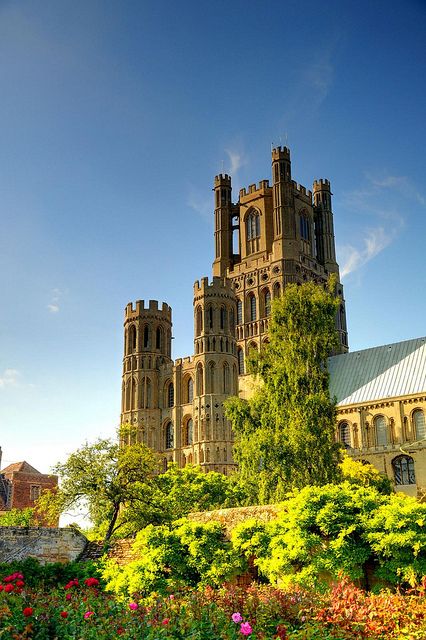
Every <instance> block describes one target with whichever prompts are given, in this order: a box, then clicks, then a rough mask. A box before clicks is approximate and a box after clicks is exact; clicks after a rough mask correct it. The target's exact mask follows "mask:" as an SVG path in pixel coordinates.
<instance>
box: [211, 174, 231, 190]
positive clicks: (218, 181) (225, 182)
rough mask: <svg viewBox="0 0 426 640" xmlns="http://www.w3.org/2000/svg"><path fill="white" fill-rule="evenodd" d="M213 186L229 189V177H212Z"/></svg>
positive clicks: (225, 175) (224, 175)
mask: <svg viewBox="0 0 426 640" xmlns="http://www.w3.org/2000/svg"><path fill="white" fill-rule="evenodd" d="M214 186H215V188H216V187H221V186H225V187H230V186H231V176H230V175H228V174H227V173H225V174H223V173H219V175H217V176H215V177H214Z"/></svg>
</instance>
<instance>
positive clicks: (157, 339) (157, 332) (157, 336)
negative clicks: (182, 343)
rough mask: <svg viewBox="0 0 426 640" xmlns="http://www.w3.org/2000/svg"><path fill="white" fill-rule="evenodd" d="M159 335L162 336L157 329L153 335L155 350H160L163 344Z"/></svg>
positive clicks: (159, 329)
mask: <svg viewBox="0 0 426 640" xmlns="http://www.w3.org/2000/svg"><path fill="white" fill-rule="evenodd" d="M161 334H162V330H161V327H157V331H156V334H155V348H156V349H161V343H162V342H163V341H162V339H161V338H162V336H161Z"/></svg>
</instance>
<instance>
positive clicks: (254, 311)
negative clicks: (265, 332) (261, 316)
mask: <svg viewBox="0 0 426 640" xmlns="http://www.w3.org/2000/svg"><path fill="white" fill-rule="evenodd" d="M249 304H250V320H251V322H254V321H255V320H256V318H257V309H256V297H255V296H254V294H251V295H250V296H249Z"/></svg>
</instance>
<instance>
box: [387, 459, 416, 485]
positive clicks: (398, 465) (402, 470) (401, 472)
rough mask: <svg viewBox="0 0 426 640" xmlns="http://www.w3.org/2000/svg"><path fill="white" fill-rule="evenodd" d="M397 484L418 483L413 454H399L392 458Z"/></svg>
mask: <svg viewBox="0 0 426 640" xmlns="http://www.w3.org/2000/svg"><path fill="white" fill-rule="evenodd" d="M392 468H393V474H394V478H395V484H396V485H401V484H416V475H415V473H414V460H413V458H412V457H411V456H397V457H396V458H394V459H393V460H392Z"/></svg>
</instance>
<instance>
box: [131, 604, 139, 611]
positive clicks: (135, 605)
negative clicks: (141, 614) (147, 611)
mask: <svg viewBox="0 0 426 640" xmlns="http://www.w3.org/2000/svg"><path fill="white" fill-rule="evenodd" d="M137 608H138V605H137V603H136V602H129V609H131V610H132V611H136V609H137Z"/></svg>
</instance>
